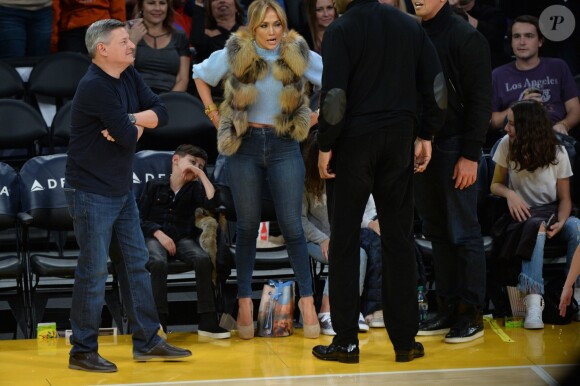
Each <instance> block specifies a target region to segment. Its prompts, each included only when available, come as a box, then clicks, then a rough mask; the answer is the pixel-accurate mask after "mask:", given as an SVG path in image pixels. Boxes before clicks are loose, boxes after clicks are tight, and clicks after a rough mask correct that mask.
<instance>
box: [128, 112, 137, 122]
mask: <svg viewBox="0 0 580 386" xmlns="http://www.w3.org/2000/svg"><path fill="white" fill-rule="evenodd" d="M128 115H129V121H130V122H131V123H132V124H136V123H137V118H135V115H133V114H128Z"/></svg>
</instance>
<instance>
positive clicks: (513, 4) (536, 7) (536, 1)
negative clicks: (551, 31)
mask: <svg viewBox="0 0 580 386" xmlns="http://www.w3.org/2000/svg"><path fill="white" fill-rule="evenodd" d="M552 5H560V6H564V7H566V8H568V9H569V10H570V11H571V12H572V14H573V15H580V1H574V0H572V1H571V0H533V1H530V0H499V7H500V8H501V10H502V11H503V13H504V14H505V16H506V17H507V18H508V20H513V19H515V18H516V17H518V16H521V15H531V16H535V17H538V18H539V17H540V15H541V14H542V12H543V11H544V10H545V9H546V8H548V7H549V6H552ZM575 23H576V27H575V28H574V30H573V31H572V35H571V36H570V37H568V38H567V39H565V40H563V41H552V40H549V39H546V40H545V41H544V44H543V45H542V56H547V57H554V58H560V59H562V60H564V61H565V62H566V63H567V64H568V67H570V71H572V74H574V75H577V74H580V28H578V16H576V21H575Z"/></svg>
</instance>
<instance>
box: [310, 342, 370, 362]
mask: <svg viewBox="0 0 580 386" xmlns="http://www.w3.org/2000/svg"><path fill="white" fill-rule="evenodd" d="M359 353H360V351H359V349H358V346H357V345H356V344H349V345H348V346H342V345H338V344H331V345H330V346H322V345H320V346H315V347H314V348H313V349H312V354H313V355H314V356H315V357H316V358H318V359H322V360H323V361H339V362H341V363H358V356H359Z"/></svg>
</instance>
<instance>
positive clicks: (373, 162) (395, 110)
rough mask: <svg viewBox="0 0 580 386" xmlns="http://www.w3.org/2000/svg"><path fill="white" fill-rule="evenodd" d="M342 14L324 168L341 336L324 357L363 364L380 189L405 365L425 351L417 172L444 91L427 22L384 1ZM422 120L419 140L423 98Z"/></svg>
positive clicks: (388, 292)
mask: <svg viewBox="0 0 580 386" xmlns="http://www.w3.org/2000/svg"><path fill="white" fill-rule="evenodd" d="M336 5H337V7H338V9H339V12H341V13H342V11H344V10H345V9H346V12H344V14H343V16H342V17H340V18H338V19H337V20H335V21H333V22H332V24H331V25H330V26H329V27H328V29H327V30H326V31H325V33H324V39H323V42H322V59H323V64H324V71H323V75H322V91H321V114H320V118H319V126H320V129H319V130H320V132H319V135H318V142H319V145H320V153H319V161H318V165H319V171H320V175H321V177H322V178H329V179H331V180H329V181H327V192H328V203H329V205H328V206H329V213H330V220H331V234H332V237H331V238H330V260H329V261H330V273H329V278H330V282H329V285H330V295H331V296H330V309H331V318H332V324H333V327H334V330H335V331H336V334H337V335H336V336H335V337H334V339H333V342H332V344H331V345H329V346H323V345H321V346H316V347H314V349H313V354H314V355H315V356H316V357H317V358H320V359H323V360H336V361H339V362H345V363H357V362H358V361H359V348H358V335H357V334H358V323H357V321H358V315H359V312H360V298H359V296H358V275H359V237H360V235H359V231H360V221H361V218H362V215H363V212H364V209H365V205H366V202H367V200H368V198H369V194H370V193H372V194H373V196H374V198H375V202H376V206H377V213H378V219H379V223H380V224H381V240H382V245H383V248H384V250H383V264H382V267H383V272H382V277H383V283H382V286H383V287H382V289H383V310H384V315H385V325H386V328H387V332H388V334H389V337H390V339H391V342H392V343H393V346H394V349H395V354H396V355H395V359H396V361H398V362H407V361H411V360H413V359H414V358H417V357H420V356H423V355H424V350H423V346H422V345H421V344H420V343H417V342H415V334H416V333H417V327H418V323H417V320H418V309H417V278H416V275H417V268H416V261H415V256H414V249H413V234H412V223H413V170H415V171H416V172H422V171H423V170H425V167H426V166H427V163H428V162H429V159H430V157H431V137H432V136H433V134H434V133H435V132H436V130H437V129H438V128H439V127H440V126H441V125H442V124H443V120H444V116H445V107H446V88H445V84H444V79H443V74H442V73H441V67H440V64H439V59H438V57H437V54H436V52H435V49H434V47H433V45H432V44H431V42H430V41H429V38H428V37H427V35H426V34H425V32H424V31H423V30H422V28H421V26H420V25H419V24H418V23H417V22H416V21H414V20H413V19H412V18H410V17H408V16H407V15H405V14H403V13H401V12H400V11H399V10H398V9H396V8H394V7H390V6H386V5H382V4H379V3H378V2H377V1H376V0H354V1H351V0H338V1H337V2H336ZM418 97H420V98H421V100H422V114H421V125H420V129H419V132H418V137H419V138H417V140H416V141H415V145H413V143H414V139H415V133H414V132H413V128H414V125H415V123H416V122H415V120H416V116H417V111H416V110H417V99H418Z"/></svg>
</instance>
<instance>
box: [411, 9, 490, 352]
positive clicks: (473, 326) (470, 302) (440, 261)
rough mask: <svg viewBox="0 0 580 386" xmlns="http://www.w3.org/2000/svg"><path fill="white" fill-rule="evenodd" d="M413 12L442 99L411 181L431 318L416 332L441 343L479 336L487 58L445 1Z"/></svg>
mask: <svg viewBox="0 0 580 386" xmlns="http://www.w3.org/2000/svg"><path fill="white" fill-rule="evenodd" d="M413 5H414V6H415V13H416V14H417V15H418V16H419V17H421V19H422V20H423V22H422V25H423V27H424V28H425V30H426V31H427V34H428V35H429V37H430V38H431V40H432V41H433V44H434V45H435V47H436V48H437V53H438V54H439V58H440V60H441V64H442V65H443V71H444V73H445V79H446V81H447V89H448V92H449V101H448V109H447V118H446V121H445V125H444V126H443V128H442V129H441V131H440V132H439V133H438V134H437V135H436V136H435V140H434V142H433V158H432V160H431V163H430V164H429V167H428V168H427V171H426V172H425V173H423V174H421V175H417V176H415V187H416V189H415V203H416V205H417V209H418V211H419V215H420V217H421V220H422V222H423V233H424V234H425V236H427V238H429V239H430V240H431V242H432V245H433V264H434V269H435V280H436V289H437V297H438V304H439V307H438V315H437V316H436V317H435V318H433V319H430V320H427V321H426V322H423V323H422V324H421V325H420V326H419V332H418V335H438V334H446V336H445V342H447V343H462V342H469V341H471V340H474V339H477V338H479V337H482V336H483V319H482V312H481V311H482V307H483V304H484V298H485V253H484V248H483V239H482V236H481V228H480V225H479V222H478V219H477V185H476V184H475V183H476V179H477V169H478V165H477V163H478V160H479V159H480V157H481V147H482V145H483V143H484V141H485V136H486V132H487V129H488V126H489V121H490V117H491V95H492V88H491V60H490V53H489V47H488V43H487V41H486V39H485V38H484V37H483V35H481V34H480V33H479V32H477V30H475V29H474V28H473V27H472V26H471V25H470V24H469V23H467V22H466V21H465V20H463V19H462V18H461V17H459V16H457V15H455V14H454V12H453V10H452V9H451V7H450V6H449V4H448V3H447V0H416V1H415V2H414V3H413Z"/></svg>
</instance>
